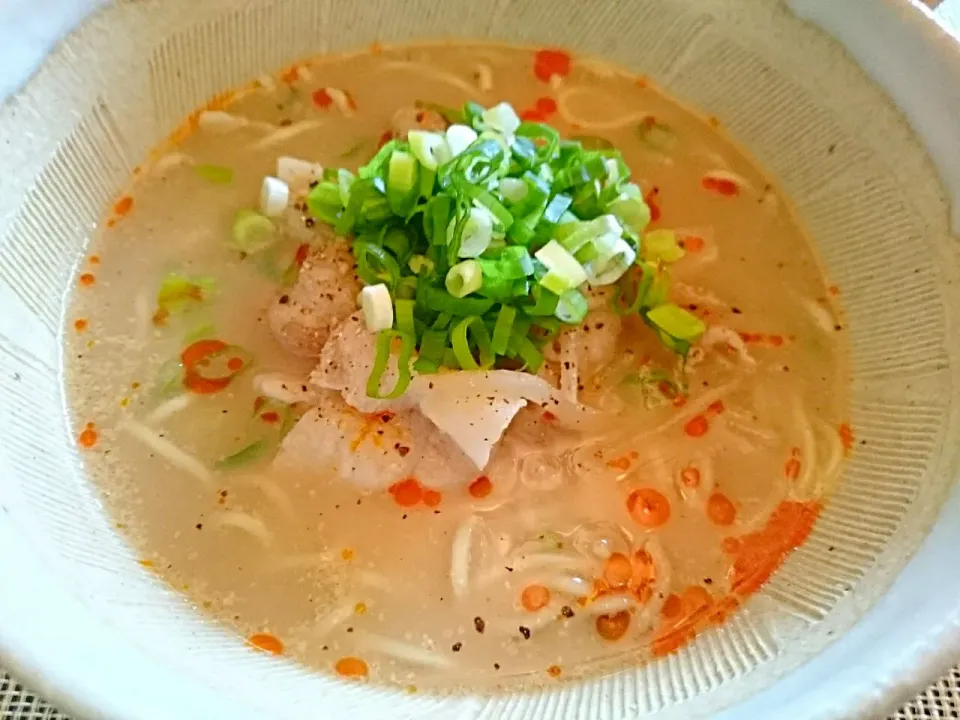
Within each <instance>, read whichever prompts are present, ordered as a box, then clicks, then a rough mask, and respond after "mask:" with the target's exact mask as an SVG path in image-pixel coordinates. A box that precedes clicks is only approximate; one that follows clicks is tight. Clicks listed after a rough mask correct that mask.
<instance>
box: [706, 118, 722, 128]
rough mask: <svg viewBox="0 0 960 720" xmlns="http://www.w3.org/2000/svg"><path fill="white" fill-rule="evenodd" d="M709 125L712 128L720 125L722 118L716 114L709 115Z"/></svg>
mask: <svg viewBox="0 0 960 720" xmlns="http://www.w3.org/2000/svg"><path fill="white" fill-rule="evenodd" d="M707 125H709V126H710V127H712V128H716V127H720V118H718V117H717V116H716V115H708V116H707Z"/></svg>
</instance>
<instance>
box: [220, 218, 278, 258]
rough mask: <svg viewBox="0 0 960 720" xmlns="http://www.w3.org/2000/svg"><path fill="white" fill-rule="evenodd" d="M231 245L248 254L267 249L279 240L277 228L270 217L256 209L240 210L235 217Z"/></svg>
mask: <svg viewBox="0 0 960 720" xmlns="http://www.w3.org/2000/svg"><path fill="white" fill-rule="evenodd" d="M230 235H231V239H232V242H231V243H230V245H231V247H233V248H234V249H235V250H239V251H240V252H242V253H245V254H247V255H254V254H256V253H258V252H260V251H261V250H266V249H267V248H268V247H270V246H271V245H273V243H275V242H276V240H277V228H276V226H275V225H274V224H273V222H271V220H270V218H268V217H266V216H265V215H261V214H260V213H258V212H257V211H256V210H246V209H244V210H240V211H239V212H238V213H237V214H236V216H235V217H234V219H233V228H232V229H231V233H230Z"/></svg>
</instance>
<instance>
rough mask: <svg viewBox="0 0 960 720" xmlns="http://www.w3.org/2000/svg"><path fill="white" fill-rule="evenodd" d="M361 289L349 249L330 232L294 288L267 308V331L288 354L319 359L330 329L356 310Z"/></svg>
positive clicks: (308, 262)
mask: <svg viewBox="0 0 960 720" xmlns="http://www.w3.org/2000/svg"><path fill="white" fill-rule="evenodd" d="M362 287H363V285H362V283H361V282H360V279H359V278H358V277H357V275H356V272H355V265H354V261H353V254H352V252H351V250H350V246H349V245H348V244H347V243H346V242H345V241H343V240H340V239H338V238H334V237H333V235H332V232H331V234H330V237H329V238H326V237H325V238H324V239H323V240H322V241H321V244H320V245H319V246H318V247H317V249H316V250H314V251H313V252H312V253H311V254H310V255H309V256H308V257H307V259H306V260H305V261H304V263H303V267H302V268H301V269H300V276H299V278H297V282H296V284H295V285H294V286H293V287H292V288H289V289H286V290H284V291H282V292H281V293H280V294H279V295H278V296H277V297H276V298H275V299H274V301H273V302H272V303H271V304H270V307H269V308H268V309H267V322H268V323H269V325H270V330H271V331H272V332H273V334H274V337H276V338H277V341H278V342H279V343H280V344H281V345H283V347H284V348H286V349H287V350H289V351H290V352H292V353H295V354H297V355H302V356H304V357H319V356H320V352H321V350H322V349H323V345H324V343H325V342H326V341H327V338H328V337H329V335H330V330H331V328H332V327H334V326H335V325H336V324H337V323H339V322H340V321H341V320H343V319H344V318H345V317H347V316H348V315H349V314H350V313H352V312H353V311H354V310H356V309H357V295H358V294H359V293H360V289H361V288H362Z"/></svg>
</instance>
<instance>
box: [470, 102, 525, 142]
mask: <svg viewBox="0 0 960 720" xmlns="http://www.w3.org/2000/svg"><path fill="white" fill-rule="evenodd" d="M480 118H481V120H482V121H483V125H484V127H485V128H488V129H490V130H496V131H497V132H498V133H502V134H503V135H513V134H514V133H515V132H516V131H517V128H518V127H520V118H519V117H518V116H517V113H516V111H515V110H514V109H513V107H512V106H511V105H509V104H508V103H505V102H502V103H500V104H499V105H494V106H493V107H492V108H490V109H489V110H484V111H483V113H482V114H481V115H480Z"/></svg>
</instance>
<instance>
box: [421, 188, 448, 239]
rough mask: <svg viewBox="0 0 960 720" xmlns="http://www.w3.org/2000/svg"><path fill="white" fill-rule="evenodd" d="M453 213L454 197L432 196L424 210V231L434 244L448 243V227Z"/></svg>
mask: <svg viewBox="0 0 960 720" xmlns="http://www.w3.org/2000/svg"><path fill="white" fill-rule="evenodd" d="M452 214H453V198H451V197H450V196H449V195H435V196H434V197H432V198H430V201H429V202H428V203H427V207H426V209H425V210H424V212H423V232H424V234H425V235H426V236H427V240H429V241H430V243H431V244H433V245H445V244H446V243H447V227H448V225H449V224H450V216H451V215H452Z"/></svg>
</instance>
